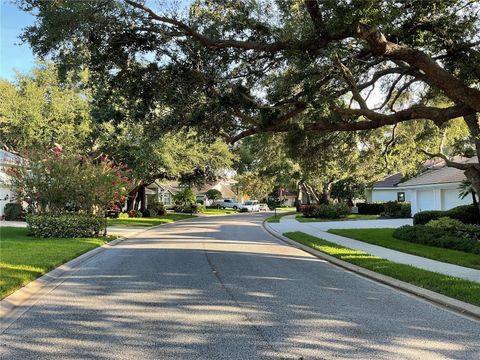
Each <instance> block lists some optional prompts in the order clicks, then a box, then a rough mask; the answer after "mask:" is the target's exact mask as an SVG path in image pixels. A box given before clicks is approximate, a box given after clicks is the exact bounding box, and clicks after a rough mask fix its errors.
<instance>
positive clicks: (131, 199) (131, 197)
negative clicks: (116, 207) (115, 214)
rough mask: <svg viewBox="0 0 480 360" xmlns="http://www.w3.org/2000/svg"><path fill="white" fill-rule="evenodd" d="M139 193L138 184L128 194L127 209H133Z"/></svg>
mask: <svg viewBox="0 0 480 360" xmlns="http://www.w3.org/2000/svg"><path fill="white" fill-rule="evenodd" d="M137 194H138V186H137V187H135V188H134V189H133V190H132V191H130V192H129V194H128V199H127V211H132V210H133V209H134V207H135V199H136V198H137Z"/></svg>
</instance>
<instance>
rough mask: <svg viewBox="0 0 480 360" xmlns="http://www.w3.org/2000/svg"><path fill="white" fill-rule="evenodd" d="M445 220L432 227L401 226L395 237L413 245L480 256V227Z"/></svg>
mask: <svg viewBox="0 0 480 360" xmlns="http://www.w3.org/2000/svg"><path fill="white" fill-rule="evenodd" d="M443 219H445V220H436V221H438V222H437V223H434V224H432V225H429V224H427V225H414V226H410V225H405V226H401V227H399V228H397V229H395V231H394V233H393V236H394V237H395V238H397V239H400V240H405V241H409V242H413V243H418V244H425V245H430V246H437V247H442V248H447V249H455V250H460V251H465V252H471V253H474V254H480V242H479V241H478V240H477V239H479V238H480V227H478V226H475V225H466V224H462V223H461V222H458V223H455V224H454V225H452V223H451V219H448V218H443ZM453 221H455V220H453ZM459 224H462V225H459ZM470 226H472V228H470Z"/></svg>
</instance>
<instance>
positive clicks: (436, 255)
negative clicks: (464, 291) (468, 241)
mask: <svg viewBox="0 0 480 360" xmlns="http://www.w3.org/2000/svg"><path fill="white" fill-rule="evenodd" d="M394 231H395V229H391V228H375V229H330V230H328V232H329V233H332V234H335V235H340V236H345V237H348V238H352V239H355V240H360V241H363V242H366V243H368V244H373V245H378V246H382V247H385V248H388V249H393V250H397V251H401V252H404V253H407V254H412V255H417V256H422V257H424V258H427V259H433V260H437V261H441V262H446V263H450V264H455V265H460V266H465V267H470V268H473V269H479V270H480V256H478V255H475V254H472V253H466V252H463V251H458V250H452V249H445V248H439V247H435V246H428V245H423V244H416V243H412V242H409V241H404V240H399V239H397V238H395V237H393V232H394Z"/></svg>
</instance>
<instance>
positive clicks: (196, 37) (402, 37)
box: [22, 0, 480, 193]
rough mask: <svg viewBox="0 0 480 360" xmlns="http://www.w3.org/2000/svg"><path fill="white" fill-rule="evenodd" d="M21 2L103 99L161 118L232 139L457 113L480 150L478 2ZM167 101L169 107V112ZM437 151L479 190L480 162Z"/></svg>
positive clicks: (54, 51) (34, 32)
mask: <svg viewBox="0 0 480 360" xmlns="http://www.w3.org/2000/svg"><path fill="white" fill-rule="evenodd" d="M149 4H150V3H149ZM22 6H23V8H24V9H25V10H27V11H35V12H36V13H37V14H38V17H37V19H38V21H37V23H36V24H35V25H34V26H32V27H30V28H28V29H27V30H26V32H25V34H24V38H25V39H26V40H27V41H29V42H30V44H31V45H32V46H33V48H34V50H35V52H36V53H38V54H40V55H47V54H49V55H51V56H52V57H53V58H54V59H56V60H57V61H58V62H59V63H61V64H63V65H65V66H68V67H74V68H75V67H77V68H82V67H84V66H88V68H89V69H90V70H91V71H92V74H93V77H92V79H94V81H95V82H96V84H97V86H98V88H99V89H102V91H101V94H102V96H98V98H97V100H98V101H102V102H107V101H111V100H112V99H111V97H110V96H109V94H118V92H122V93H123V95H124V97H125V99H128V105H129V106H131V107H132V108H133V109H135V113H136V114H137V115H138V118H139V119H142V121H144V122H147V123H148V124H149V125H151V126H152V128H153V129H157V130H158V129H165V128H172V127H175V126H194V127H197V128H198V129H201V130H202V133H204V134H222V135H223V136H225V137H226V138H228V139H229V140H230V141H231V142H236V141H238V140H240V139H242V138H244V137H246V136H249V135H252V134H256V133H276V132H280V133H283V132H288V133H290V132H292V131H295V132H299V131H301V132H307V133H308V132H328V131H340V132H343V131H346V132H351V131H365V130H372V129H377V128H381V127H385V126H392V127H394V126H396V125H397V124H398V123H401V122H407V121H412V120H431V121H433V122H434V123H435V124H436V125H437V126H438V127H442V126H444V125H445V124H446V123H447V122H448V121H449V120H451V119H454V118H458V117H461V118H463V120H464V121H465V123H466V125H467V126H468V129H469V134H470V137H471V141H472V142H473V144H474V147H475V149H476V152H477V154H480V126H479V113H480V90H479V80H480V67H479V64H480V51H479V49H480V38H479V28H480V20H479V11H480V6H479V4H478V2H475V1H469V0H430V1H416V0H397V1H395V0H393V1H386V0H349V1H347V0H344V1H342V0H323V1H320V0H318V1H317V0H303V1H300V0H290V1H287V0H278V1H274V0H271V1H254V0H248V1H245V0H228V1H227V0H224V1H207V0H205V1H200V0H199V1H195V2H194V3H193V4H192V5H191V6H190V7H189V9H188V11H185V12H182V11H180V10H176V9H172V10H166V9H157V8H152V7H149V6H147V5H145V3H144V2H142V1H140V0H125V1H115V0H102V1H92V2H78V1H68V0H66V1H61V2H59V1H43V0H23V1H22ZM379 90H380V91H379ZM372 94H373V95H372ZM375 94H376V95H377V96H376V97H377V98H376V99H372V96H374V95H375ZM405 94H408V95H409V96H408V97H407V98H408V101H401V102H400V101H399V100H400V99H403V100H405ZM369 96H370V98H369ZM159 104H162V106H165V105H167V106H168V111H167V112H166V113H162V114H161V115H159V112H158V107H159ZM438 104H443V105H442V106H439V105H438ZM445 104H446V105H445ZM431 155H437V156H441V157H444V158H445V160H446V161H447V164H448V165H449V166H454V167H456V168H458V169H461V170H464V171H465V174H466V175H467V177H468V178H469V179H470V180H471V182H472V185H473V187H474V188H475V189H476V190H477V192H478V193H480V166H479V165H478V164H476V163H469V164H464V163H456V162H453V161H450V160H449V159H448V158H447V157H446V156H445V155H443V154H431Z"/></svg>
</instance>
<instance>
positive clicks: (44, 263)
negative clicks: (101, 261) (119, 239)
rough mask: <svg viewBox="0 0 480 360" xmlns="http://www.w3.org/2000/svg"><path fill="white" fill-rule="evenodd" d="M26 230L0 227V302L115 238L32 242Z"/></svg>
mask: <svg viewBox="0 0 480 360" xmlns="http://www.w3.org/2000/svg"><path fill="white" fill-rule="evenodd" d="M27 233H28V230H27V229H26V228H17V227H0V235H1V236H0V298H1V299H3V298H4V297H6V296H8V295H9V294H11V293H13V292H14V291H15V290H17V289H18V288H20V287H22V286H24V285H26V284H27V283H29V282H30V281H32V280H35V279H36V278H38V277H40V276H42V275H43V274H45V273H47V272H48V271H50V270H52V269H54V268H56V267H58V266H60V265H61V264H63V263H65V262H67V261H69V260H71V259H74V258H76V257H78V256H80V255H81V254H83V253H85V252H87V251H89V250H92V249H94V248H96V247H98V246H101V245H103V244H105V243H107V242H108V241H111V240H113V239H114V238H115V237H111V236H110V237H100V238H74V239H72V238H70V239H55V238H48V239H43V238H34V237H30V236H28V235H27Z"/></svg>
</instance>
